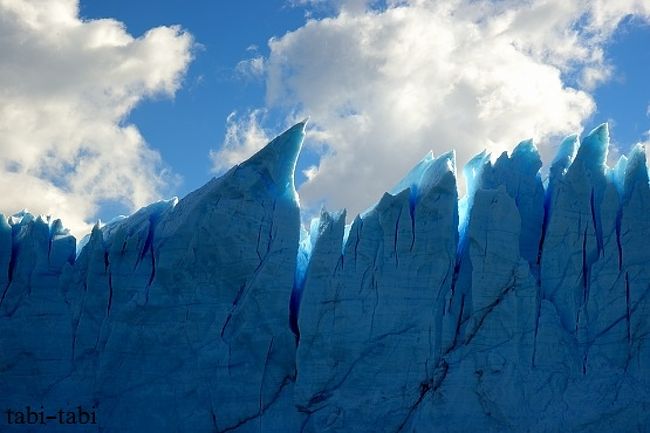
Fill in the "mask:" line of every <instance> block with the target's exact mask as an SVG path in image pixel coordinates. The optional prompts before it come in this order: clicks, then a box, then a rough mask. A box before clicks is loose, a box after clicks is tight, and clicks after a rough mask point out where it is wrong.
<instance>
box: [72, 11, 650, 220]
mask: <svg viewBox="0 0 650 433" xmlns="http://www.w3.org/2000/svg"><path fill="white" fill-rule="evenodd" d="M80 12H81V15H82V16H83V17H84V18H88V19H93V18H103V17H112V18H116V19H118V20H120V21H122V22H123V23H124V24H125V25H126V27H127V30H128V31H129V32H130V33H132V34H133V35H134V36H139V35H141V34H142V33H144V32H145V31H146V30H148V29H149V28H152V27H155V26H158V25H172V24H178V25H181V26H182V27H183V28H185V29H187V30H188V31H189V32H190V33H192V35H194V37H195V40H196V42H197V43H198V44H199V46H198V47H197V48H196V49H195V51H194V55H195V59H194V60H193V62H192V64H191V65H190V68H189V70H188V73H187V75H186V77H185V79H184V83H183V87H182V88H181V89H180V90H179V91H178V92H177V93H176V95H175V97H174V98H173V99H170V98H160V99H154V100H146V101H144V102H142V103H141V104H140V105H139V106H138V107H137V108H136V109H135V110H134V111H133V112H132V113H131V114H130V116H129V121H130V122H133V123H135V124H136V125H137V126H138V127H139V128H140V130H141V132H142V134H143V136H144V137H145V139H146V140H147V142H148V143H149V144H150V145H152V146H153V147H155V148H156V149H158V150H159V151H160V153H161V154H162V156H163V159H164V160H165V161H166V162H167V163H168V164H169V165H170V166H171V167H172V169H173V170H174V171H175V172H177V173H179V174H181V175H182V178H183V179H182V181H181V183H180V184H178V185H176V186H175V188H174V190H173V193H174V194H178V195H184V194H186V193H188V192H189V191H191V190H193V189H195V188H197V187H199V186H201V185H202V184H203V183H205V181H206V180H207V179H208V178H209V177H210V176H211V175H212V173H211V168H212V164H211V162H210V160H208V159H207V158H206V155H207V154H208V152H209V151H210V150H211V149H214V148H215V147H218V146H219V145H220V144H221V142H222V140H223V137H224V134H225V127H226V122H225V119H226V117H227V116H228V114H229V113H231V112H232V111H234V110H237V111H245V110H247V109H250V108H251V107H257V106H262V105H264V98H265V97H264V92H265V86H264V82H263V81H262V80H255V79H250V78H246V77H241V76H238V74H237V72H236V66H237V64H238V63H239V62H240V61H242V60H243V59H246V58H248V57H249V56H250V55H251V50H252V49H255V52H256V53H259V54H261V55H263V56H268V52H269V49H268V40H269V39H270V38H271V37H277V36H282V35H284V34H285V33H287V32H289V31H293V30H295V29H298V28H299V27H301V26H302V25H304V24H305V21H306V19H307V17H306V15H307V13H308V12H309V9H308V8H305V7H299V6H292V5H291V4H290V3H289V2H287V1H286V0H280V1H277V0H276V1H265V2H259V1H250V0H248V1H238V2H212V1H193V2H191V3H189V4H188V3H187V2H183V1H161V2H157V6H156V7H155V8H151V7H150V6H149V5H148V4H147V3H146V2H139V3H137V4H133V2H129V1H124V0H120V1H111V2H93V1H82V2H81V11H80ZM319 12H321V13H322V12H323V11H322V10H321V9H319V10H317V11H316V13H319ZM605 48H606V56H607V58H608V59H610V61H611V64H612V65H613V67H614V73H613V77H612V78H611V79H609V80H607V81H606V82H605V83H604V84H603V85H600V86H598V87H597V88H596V89H595V91H594V93H593V95H594V99H595V102H596V104H597V111H596V112H595V113H594V114H593V115H592V116H591V117H590V118H589V121H588V122H587V127H590V126H595V125H596V124H598V123H601V122H605V121H608V122H609V123H610V128H611V132H612V136H613V140H615V142H616V143H617V144H619V145H620V146H621V148H622V150H623V151H624V152H625V151H627V149H629V146H630V145H632V144H634V143H636V142H638V141H642V140H643V139H644V134H645V133H646V131H648V130H649V129H650V117H649V114H648V112H647V110H648V106H649V104H650V85H649V84H648V81H647V77H648V76H650V26H648V24H647V23H645V22H644V21H643V20H640V19H632V18H627V19H625V20H624V22H623V23H622V24H621V25H620V27H619V28H618V29H617V30H616V32H615V34H614V35H613V37H612V39H611V40H609V41H608V42H607V44H605ZM273 120H275V121H278V119H277V118H276V119H273ZM271 122H272V121H271V120H267V122H266V123H271ZM270 126H271V127H273V125H270ZM522 138H523V137H522ZM314 159H315V156H314V154H313V153H312V154H308V155H306V156H305V157H303V158H302V160H301V163H300V165H299V170H298V176H297V181H298V182H299V184H300V183H302V182H303V181H304V180H305V177H304V176H303V175H301V170H300V169H301V168H302V169H304V168H306V167H307V166H308V165H309V164H310V163H313V162H314ZM388 187H389V186H388V185H386V188H388ZM112 211H113V209H110V208H107V209H106V210H105V211H104V213H105V214H106V216H108V215H109V214H110V212H112Z"/></svg>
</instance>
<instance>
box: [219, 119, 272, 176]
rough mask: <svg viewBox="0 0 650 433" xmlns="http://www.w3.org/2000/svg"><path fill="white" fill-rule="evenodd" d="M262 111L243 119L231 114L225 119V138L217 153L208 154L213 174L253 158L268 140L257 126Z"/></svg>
mask: <svg viewBox="0 0 650 433" xmlns="http://www.w3.org/2000/svg"><path fill="white" fill-rule="evenodd" d="M263 114H264V113H263V111H262V110H253V111H250V112H248V113H247V114H246V115H245V116H244V117H243V118H242V117H238V116H237V113H236V112H234V111H233V112H232V113H230V114H229V115H228V118H227V119H226V136H225V138H224V141H223V145H222V147H221V148H220V149H219V150H218V151H214V150H213V151H211V152H210V159H211V160H212V164H213V169H214V171H215V172H217V173H219V172H223V171H226V170H228V169H229V168H230V167H232V166H233V165H235V164H238V163H240V162H242V161H243V160H245V159H248V158H249V157H251V156H253V154H254V153H255V152H257V151H258V150H260V149H261V148H262V147H263V146H264V145H265V144H266V143H268V142H269V140H270V138H269V136H268V135H267V134H266V132H265V131H264V130H263V129H262V128H261V127H260V126H259V124H260V117H261V116H262V115H263Z"/></svg>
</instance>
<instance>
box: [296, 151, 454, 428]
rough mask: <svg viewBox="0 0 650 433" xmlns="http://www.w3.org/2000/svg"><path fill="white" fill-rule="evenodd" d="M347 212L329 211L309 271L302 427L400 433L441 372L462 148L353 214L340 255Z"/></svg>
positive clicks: (299, 388) (300, 358)
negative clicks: (457, 169)
mask: <svg viewBox="0 0 650 433" xmlns="http://www.w3.org/2000/svg"><path fill="white" fill-rule="evenodd" d="M344 215H345V214H344V213H337V214H329V213H327V212H324V213H322V215H321V219H320V222H319V223H317V224H316V225H315V227H316V229H315V230H313V235H312V236H313V237H314V239H312V240H311V245H312V248H313V250H312V251H311V257H310V260H309V263H308V264H307V266H306V269H305V276H304V289H303V292H302V300H301V302H300V306H299V309H298V318H297V325H298V326H297V327H298V330H299V332H300V341H299V344H298V353H297V360H296V363H297V369H298V376H297V382H296V388H295V403H296V406H297V407H298V409H299V410H300V411H301V412H303V413H305V414H307V419H306V420H305V423H304V425H303V429H302V431H304V432H320V431H326V430H327V429H328V428H334V430H333V431H366V429H368V428H370V429H372V430H383V431H399V430H400V429H401V428H402V427H403V426H404V425H405V424H406V423H407V422H408V421H409V419H410V417H411V414H412V412H413V410H412V407H413V406H416V405H417V404H418V403H419V401H420V400H421V398H422V393H423V392H426V390H427V389H430V388H432V387H433V383H434V382H435V381H436V380H437V379H436V378H438V377H439V373H440V372H439V371H438V365H437V362H438V359H439V351H440V333H441V323H442V314H443V302H444V299H445V295H446V292H448V291H449V289H450V287H451V275H452V273H453V266H454V261H455V252H456V246H457V239H458V234H457V226H458V210H457V192H456V178H455V164H454V154H453V153H451V152H450V153H447V154H445V155H442V156H440V157H438V158H433V156H432V155H431V154H429V155H427V156H426V157H425V158H424V159H423V160H422V161H421V162H420V163H419V164H418V165H416V167H415V168H414V169H413V170H412V171H411V172H410V173H409V174H407V176H406V177H405V178H404V179H403V180H402V181H401V182H400V183H399V184H398V185H397V186H396V187H395V188H393V189H392V190H391V192H390V193H386V194H384V196H383V197H382V198H381V200H380V201H379V202H378V203H377V204H376V205H375V206H374V207H373V208H371V209H370V210H368V211H367V212H365V213H364V214H363V215H362V216H360V217H357V218H356V219H355V220H354V222H353V223H352V227H351V228H350V230H349V236H348V237H347V239H346V240H345V244H344V246H343V253H342V254H341V243H342V242H343V239H344V231H345V230H344V218H345V217H344ZM423 390H424V391H423ZM370 420H372V423H371V424H369V422H370ZM370 425H373V426H376V427H369V426H370ZM328 426H338V427H328Z"/></svg>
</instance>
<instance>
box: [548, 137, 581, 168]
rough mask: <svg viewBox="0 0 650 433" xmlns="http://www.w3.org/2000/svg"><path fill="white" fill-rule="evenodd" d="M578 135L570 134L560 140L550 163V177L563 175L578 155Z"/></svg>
mask: <svg viewBox="0 0 650 433" xmlns="http://www.w3.org/2000/svg"><path fill="white" fill-rule="evenodd" d="M579 145H580V142H579V140H578V134H571V135H569V136H568V137H566V138H565V139H564V140H562V143H560V146H559V147H558V150H557V153H556V155H555V158H553V162H552V163H551V176H554V175H564V173H566V170H567V169H568V168H569V166H570V165H571V164H572V163H573V160H574V159H575V157H576V154H577V153H578V146H579Z"/></svg>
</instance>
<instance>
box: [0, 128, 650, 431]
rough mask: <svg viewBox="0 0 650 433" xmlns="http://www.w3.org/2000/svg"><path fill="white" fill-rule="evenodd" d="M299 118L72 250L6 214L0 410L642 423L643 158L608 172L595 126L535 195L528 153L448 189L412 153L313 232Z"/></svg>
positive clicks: (642, 427)
mask: <svg viewBox="0 0 650 433" xmlns="http://www.w3.org/2000/svg"><path fill="white" fill-rule="evenodd" d="M304 128H305V124H304V122H302V123H300V124H298V125H296V126H294V127H292V128H290V129H289V130H288V131H286V132H285V133H284V134H282V135H281V136H279V137H278V138H276V139H274V140H273V141H272V142H271V143H269V144H268V145H267V146H266V147H265V148H263V149H262V150H260V151H259V152H258V153H257V154H256V155H254V156H253V157H252V158H250V159H249V160H247V161H245V162H243V163H242V164H240V165H238V166H235V167H233V168H232V169H231V170H230V171H229V172H227V173H226V174H225V175H224V176H222V177H220V178H218V179H213V180H211V181H210V182H209V183H207V184H206V185H205V186H203V187H202V188H200V189H198V190H196V191H194V192H193V193H191V194H189V195H188V196H186V197H185V198H183V199H181V200H176V199H172V200H168V201H161V202H157V203H153V204H152V205H149V206H147V207H145V208H143V209H141V210H139V211H138V212H136V213H134V214H133V215H131V216H129V217H123V218H118V219H116V220H114V221H111V222H109V223H108V224H105V225H101V224H97V225H96V226H95V227H94V228H93V230H92V232H91V233H90V234H89V236H88V237H87V238H86V239H85V240H84V241H82V242H80V244H81V246H75V240H74V238H73V237H72V236H70V235H69V234H68V232H67V231H66V230H65V229H64V228H63V225H62V224H61V222H60V221H58V220H52V219H51V218H49V217H39V216H34V215H32V214H30V213H29V212H26V211H23V212H19V213H18V214H15V215H13V216H10V217H5V216H2V215H0V347H2V351H0V391H2V392H0V407H2V408H11V409H12V410H21V409H23V408H25V407H26V406H30V407H32V408H40V407H41V406H42V407H43V408H44V410H47V411H50V412H56V410H58V409H59V408H67V406H69V407H70V408H72V409H74V408H76V407H77V406H83V407H87V408H94V410H96V412H97V420H98V424H97V425H92V426H86V427H89V430H88V431H93V432H100V431H101V432H116V433H117V432H119V433H124V432H125V433H130V432H133V433H135V432H145V433H146V432H192V433H194V432H240V433H243V432H283V433H284V432H296V433H298V432H301V433H306V432H377V431H386V432H418V431H433V430H435V431H441V432H449V433H455V432H467V431H499V432H513V433H514V432H521V431H528V432H534V433H542V432H549V433H550V432H557V431H584V432H594V433H596V432H602V431H636V432H650V427H648V426H650V415H649V413H648V411H647V410H646V409H647V405H648V403H649V402H650V361H649V360H650V341H649V338H648V336H649V335H650V324H649V322H648V317H649V316H650V305H649V303H648V302H649V301H648V296H649V291H650V249H648V248H647V245H648V242H649V241H650V219H648V217H647V215H649V214H650V186H649V179H648V168H647V163H646V154H645V149H644V148H643V147H642V146H637V147H635V148H634V149H633V150H632V151H631V153H630V154H629V158H626V157H621V158H620V159H619V162H618V163H617V164H616V166H615V167H613V168H609V167H607V165H606V158H607V147H608V143H609V132H608V130H607V126H606V125H601V126H599V127H598V128H596V129H594V130H593V131H592V132H591V133H589V134H588V135H587V136H585V137H584V138H583V139H582V140H580V139H579V138H578V136H570V137H568V138H567V139H565V140H564V141H563V142H562V143H561V144H560V146H559V148H558V153H557V156H556V157H555V159H554V161H553V163H552V164H551V167H550V170H549V178H548V182H547V184H546V185H544V183H543V181H542V179H541V177H540V174H539V173H540V167H541V160H540V157H539V154H538V152H537V149H536V148H535V145H534V144H533V143H532V142H531V141H530V140H526V141H522V142H521V143H519V144H518V145H517V146H515V148H514V149H513V150H512V152H510V153H504V154H502V155H500V156H499V157H498V158H496V159H495V160H494V162H491V161H490V159H489V156H488V155H487V154H486V153H485V152H483V153H481V154H479V155H477V156H476V157H475V158H473V159H472V160H471V161H470V163H468V164H467V165H466V167H465V169H464V174H465V176H466V179H467V194H466V196H465V197H464V198H463V199H461V200H459V198H458V192H457V185H456V167H455V157H454V153H453V152H449V153H446V154H443V155H441V156H438V157H434V156H433V154H431V153H430V154H427V155H425V157H424V158H423V159H422V160H421V161H420V162H419V163H418V164H416V166H415V167H414V168H413V169H412V170H411V171H410V172H409V173H407V175H406V176H405V177H404V178H403V179H402V180H401V181H400V182H398V184H397V185H395V187H393V188H392V189H390V190H389V192H388V193H386V194H384V195H383V197H381V199H380V200H379V201H378V202H377V203H376V204H375V205H374V206H372V207H371V208H370V209H368V210H367V211H366V212H364V213H363V214H361V215H359V216H356V217H355V218H354V219H352V222H351V223H350V224H348V225H346V213H345V211H339V212H328V211H326V210H323V211H322V212H321V214H320V216H319V217H318V218H316V219H314V220H313V221H312V223H311V225H310V227H309V229H308V230H307V229H304V228H302V227H301V225H300V211H299V204H298V197H297V194H296V191H295V187H294V182H293V172H294V169H295V164H296V160H297V157H298V153H299V150H300V146H301V143H302V140H303V137H304ZM3 415H6V414H3ZM0 425H2V427H0V430H1V431H9V432H13V431H25V426H24V425H16V424H9V423H8V422H7V420H5V419H0ZM29 428H31V426H30V427H29ZM69 429H70V426H60V425H58V424H52V423H51V424H48V425H46V426H44V427H42V429H41V430H38V429H36V430H35V431H48V432H49V431H55V432H56V431H60V432H67V431H69ZM30 431H31V430H30Z"/></svg>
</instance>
